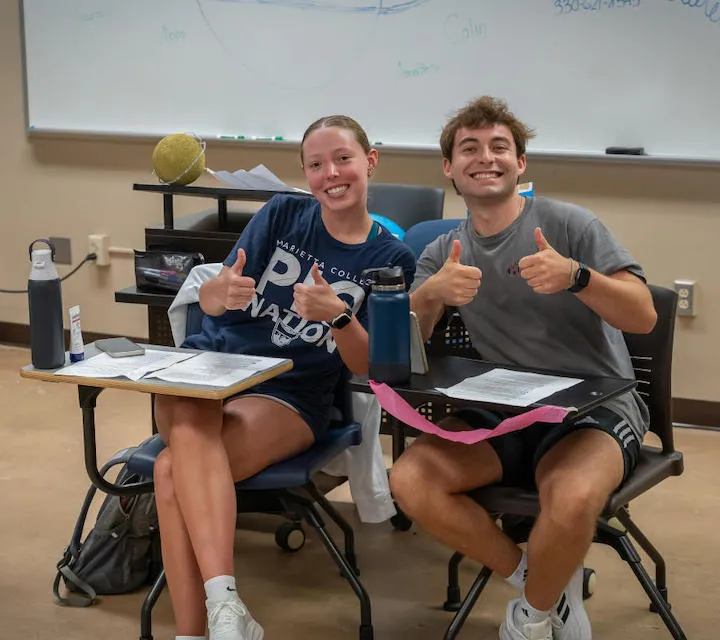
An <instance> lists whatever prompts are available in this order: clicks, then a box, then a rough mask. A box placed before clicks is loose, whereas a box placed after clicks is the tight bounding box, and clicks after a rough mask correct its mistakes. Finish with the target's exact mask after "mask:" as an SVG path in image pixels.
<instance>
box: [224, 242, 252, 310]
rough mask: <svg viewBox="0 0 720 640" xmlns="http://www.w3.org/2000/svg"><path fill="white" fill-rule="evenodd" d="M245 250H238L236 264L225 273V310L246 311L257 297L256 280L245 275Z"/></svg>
mask: <svg viewBox="0 0 720 640" xmlns="http://www.w3.org/2000/svg"><path fill="white" fill-rule="evenodd" d="M246 259H247V257H246V256H245V250H244V249H238V254H237V260H236V261H235V264H234V265H233V266H232V267H230V268H229V269H227V270H226V271H225V273H224V276H223V277H224V278H225V301H224V304H225V308H226V309H228V310H229V311H233V310H235V309H244V308H245V307H247V305H248V304H249V303H250V301H251V300H252V298H253V296H254V295H255V280H253V279H252V278H251V277H249V276H244V275H243V273H242V272H243V269H244V268H245V261H246Z"/></svg>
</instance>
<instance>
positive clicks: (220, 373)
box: [146, 351, 283, 387]
mask: <svg viewBox="0 0 720 640" xmlns="http://www.w3.org/2000/svg"><path fill="white" fill-rule="evenodd" d="M281 362H283V359H282V358H265V357H260V356H244V355H239V354H235V353H217V352H214V351H205V352H203V353H201V354H199V355H197V356H195V357H194V358H191V359H190V360H185V361H184V362H180V363H178V364H174V365H173V366H172V367H169V368H168V369H163V370H161V371H154V372H152V373H150V374H149V375H147V376H146V377H147V378H159V379H161V380H166V381H167V382H181V383H188V384H201V385H207V386H210V387H229V386H231V385H234V384H236V383H238V382H240V381H241V380H245V379H246V378H249V377H250V376H252V375H255V374H256V373H258V372H260V371H265V370H267V369H272V368H273V367H275V366H277V365H278V364H280V363H281Z"/></svg>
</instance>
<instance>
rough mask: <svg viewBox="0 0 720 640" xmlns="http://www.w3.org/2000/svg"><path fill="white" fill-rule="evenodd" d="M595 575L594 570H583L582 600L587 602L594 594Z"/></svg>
mask: <svg viewBox="0 0 720 640" xmlns="http://www.w3.org/2000/svg"><path fill="white" fill-rule="evenodd" d="M596 582H597V574H596V573H595V569H583V594H582V595H583V600H587V599H588V598H590V597H591V596H592V594H593V593H595V583H596Z"/></svg>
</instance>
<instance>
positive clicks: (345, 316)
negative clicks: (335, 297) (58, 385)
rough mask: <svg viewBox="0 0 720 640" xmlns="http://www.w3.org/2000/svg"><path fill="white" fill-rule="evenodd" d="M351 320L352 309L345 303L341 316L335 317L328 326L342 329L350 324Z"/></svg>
mask: <svg viewBox="0 0 720 640" xmlns="http://www.w3.org/2000/svg"><path fill="white" fill-rule="evenodd" d="M351 320H352V309H351V308H350V306H349V305H348V304H347V302H346V303H345V311H343V312H342V313H341V314H339V315H337V316H335V317H334V318H333V319H332V320H331V321H330V326H331V327H332V328H333V329H343V328H345V327H347V326H348V325H349V324H350V321H351Z"/></svg>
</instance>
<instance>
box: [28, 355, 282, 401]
mask: <svg viewBox="0 0 720 640" xmlns="http://www.w3.org/2000/svg"><path fill="white" fill-rule="evenodd" d="M143 346H144V347H146V348H149V349H157V350H158V351H195V350H194V349H176V348H174V347H162V346H156V345H143ZM98 353H100V352H99V351H98V349H96V348H95V346H94V343H91V344H89V345H85V358H86V359H87V358H91V357H92V356H94V355H97V354H98ZM198 353H200V352H198ZM69 364H71V363H70V360H69V356H68V354H67V353H66V354H65V365H63V366H68V365H69ZM292 367H293V362H292V360H283V361H282V362H280V363H279V364H277V365H276V366H274V367H272V368H271V369H267V370H265V371H261V372H259V373H257V374H255V375H254V376H251V377H250V378H246V379H244V380H240V381H239V382H237V383H236V384H233V385H231V386H229V387H211V386H207V385H202V384H184V383H179V382H167V381H166V380H160V379H159V378H149V379H147V380H146V379H144V378H143V379H141V380H138V381H137V382H135V381H133V380H129V379H128V378H85V377H81V376H68V375H63V374H62V373H61V371H62V367H60V368H59V369H46V370H43V369H36V368H35V367H33V366H32V365H27V366H25V367H23V368H22V369H21V370H20V376H21V377H22V378H29V379H31V380H42V381H44V382H65V383H70V384H75V385H78V386H85V387H96V388H102V389H126V390H127V391H139V392H140V393H155V394H158V395H166V396H181V397H185V398H202V399H206V400H223V399H224V398H228V397H230V396H232V395H234V394H236V393H239V392H240V391H244V390H245V389H249V388H250V387H253V386H255V385H256V384H260V383H261V382H265V381H266V380H269V379H271V378H274V377H276V376H278V375H280V374H281V373H284V372H285V371H289V370H290V369H292Z"/></svg>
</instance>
